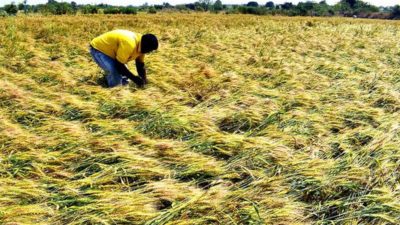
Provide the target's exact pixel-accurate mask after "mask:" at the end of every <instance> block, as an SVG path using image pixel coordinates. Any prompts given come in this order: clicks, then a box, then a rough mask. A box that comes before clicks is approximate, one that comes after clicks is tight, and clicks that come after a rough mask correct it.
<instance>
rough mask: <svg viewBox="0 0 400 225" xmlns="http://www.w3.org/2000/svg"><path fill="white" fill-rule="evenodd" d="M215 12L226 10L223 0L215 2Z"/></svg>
mask: <svg viewBox="0 0 400 225" xmlns="http://www.w3.org/2000/svg"><path fill="white" fill-rule="evenodd" d="M213 8H214V11H216V12H218V11H221V10H223V9H224V6H223V5H222V2H221V0H217V1H215V2H214V7H213Z"/></svg>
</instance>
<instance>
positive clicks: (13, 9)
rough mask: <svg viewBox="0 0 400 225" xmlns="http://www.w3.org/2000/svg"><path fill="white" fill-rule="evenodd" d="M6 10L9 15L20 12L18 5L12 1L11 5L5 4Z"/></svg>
mask: <svg viewBox="0 0 400 225" xmlns="http://www.w3.org/2000/svg"><path fill="white" fill-rule="evenodd" d="M4 10H5V11H6V12H7V14H8V15H16V14H17V12H18V7H17V6H16V5H15V4H14V3H11V4H9V5H5V6H4Z"/></svg>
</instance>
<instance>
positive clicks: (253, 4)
mask: <svg viewBox="0 0 400 225" xmlns="http://www.w3.org/2000/svg"><path fill="white" fill-rule="evenodd" d="M247 6H248V7H258V3H257V2H248V3H247Z"/></svg>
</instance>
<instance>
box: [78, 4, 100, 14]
mask: <svg viewBox="0 0 400 225" xmlns="http://www.w3.org/2000/svg"><path fill="white" fill-rule="evenodd" d="M98 12H99V8H98V7H96V6H93V5H85V6H83V7H82V8H81V13H83V14H97V13H98Z"/></svg>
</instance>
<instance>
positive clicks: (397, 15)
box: [390, 5, 400, 19]
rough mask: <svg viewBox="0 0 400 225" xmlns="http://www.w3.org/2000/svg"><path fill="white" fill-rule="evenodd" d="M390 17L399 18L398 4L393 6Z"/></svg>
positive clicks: (399, 6) (399, 8)
mask: <svg viewBox="0 0 400 225" xmlns="http://www.w3.org/2000/svg"><path fill="white" fill-rule="evenodd" d="M390 17H391V18H392V19H400V5H396V6H394V7H393V10H392V13H391V15H390Z"/></svg>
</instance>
